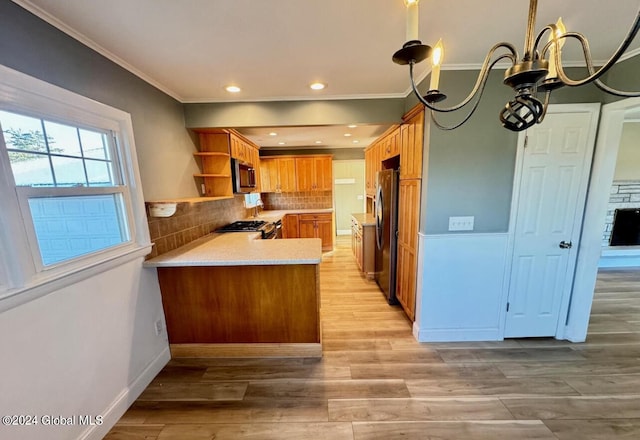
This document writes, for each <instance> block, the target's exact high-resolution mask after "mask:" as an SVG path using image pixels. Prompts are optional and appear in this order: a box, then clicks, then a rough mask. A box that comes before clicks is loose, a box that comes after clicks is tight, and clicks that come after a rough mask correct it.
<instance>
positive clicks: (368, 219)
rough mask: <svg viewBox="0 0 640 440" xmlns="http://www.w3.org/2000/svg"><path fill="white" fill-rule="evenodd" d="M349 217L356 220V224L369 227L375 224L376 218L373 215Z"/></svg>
mask: <svg viewBox="0 0 640 440" xmlns="http://www.w3.org/2000/svg"><path fill="white" fill-rule="evenodd" d="M351 217H353V218H354V219H356V221H357V222H358V223H360V224H361V225H362V226H370V225H375V224H376V218H375V216H374V215H373V214H370V213H369V214H364V213H361V214H351Z"/></svg>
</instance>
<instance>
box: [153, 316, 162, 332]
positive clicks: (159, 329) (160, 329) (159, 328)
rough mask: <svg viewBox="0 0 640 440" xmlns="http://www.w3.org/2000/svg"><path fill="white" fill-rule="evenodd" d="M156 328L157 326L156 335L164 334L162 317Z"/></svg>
mask: <svg viewBox="0 0 640 440" xmlns="http://www.w3.org/2000/svg"><path fill="white" fill-rule="evenodd" d="M154 328H155V330H156V336H160V335H161V334H162V330H163V327H162V320H161V319H158V320H157V321H156V322H155V325H154Z"/></svg>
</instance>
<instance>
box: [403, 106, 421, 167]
mask: <svg viewBox="0 0 640 440" xmlns="http://www.w3.org/2000/svg"><path fill="white" fill-rule="evenodd" d="M423 146H424V111H421V112H420V113H418V114H417V115H415V116H413V117H412V118H411V119H409V120H408V121H407V123H406V124H403V125H402V127H401V150H400V179H420V178H422V150H423Z"/></svg>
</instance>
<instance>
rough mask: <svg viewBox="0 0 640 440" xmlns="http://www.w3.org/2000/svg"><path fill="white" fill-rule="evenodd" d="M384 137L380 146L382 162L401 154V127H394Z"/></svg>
mask: <svg viewBox="0 0 640 440" xmlns="http://www.w3.org/2000/svg"><path fill="white" fill-rule="evenodd" d="M382 136H383V137H382V139H381V140H380V142H379V146H378V148H379V149H380V152H379V154H380V160H381V161H383V160H387V159H390V158H392V157H395V156H397V155H398V154H400V126H398V125H394V126H393V127H391V128H390V129H389V130H387V131H386V132H385V133H384V134H383V135H382Z"/></svg>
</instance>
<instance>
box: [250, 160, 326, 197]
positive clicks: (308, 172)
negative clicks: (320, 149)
mask: <svg viewBox="0 0 640 440" xmlns="http://www.w3.org/2000/svg"><path fill="white" fill-rule="evenodd" d="M332 161H333V158H332V156H330V155H317V156H316V155H309V156H263V157H261V158H260V167H261V169H260V173H261V182H262V185H261V192H292V191H331V189H332V185H333V162H332Z"/></svg>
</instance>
